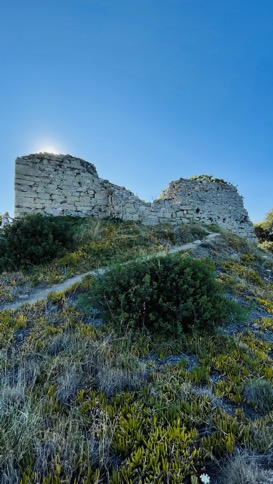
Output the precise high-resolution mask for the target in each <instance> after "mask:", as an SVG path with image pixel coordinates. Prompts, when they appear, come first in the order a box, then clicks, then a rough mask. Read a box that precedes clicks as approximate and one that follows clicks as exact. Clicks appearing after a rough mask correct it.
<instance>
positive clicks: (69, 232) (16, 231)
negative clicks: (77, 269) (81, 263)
mask: <svg viewBox="0 0 273 484" xmlns="http://www.w3.org/2000/svg"><path fill="white" fill-rule="evenodd" d="M77 224H78V218H76V217H53V216H44V215H41V214H36V215H31V216H27V217H25V218H23V219H17V220H15V221H14V222H13V224H10V225H7V226H6V227H5V228H4V230H3V234H1V238H0V254H1V255H0V271H3V270H18V269H26V268H28V267H30V266H32V265H37V264H42V263H45V262H50V261H52V260H53V259H55V258H56V257H58V256H61V255H63V253H64V251H65V249H72V248H73V243H72V241H73V234H74V233H75V226H76V225H77Z"/></svg>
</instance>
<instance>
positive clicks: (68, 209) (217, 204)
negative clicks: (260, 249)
mask: <svg viewBox="0 0 273 484" xmlns="http://www.w3.org/2000/svg"><path fill="white" fill-rule="evenodd" d="M36 212H42V213H47V214H53V215H76V216H81V217H82V216H96V217H101V218H108V217H112V218H120V219H123V220H135V221H140V222H143V223H144V224H147V225H156V224H158V223H164V222H168V223H172V224H181V223H187V222H189V221H192V220H196V221H198V220H199V221H201V222H204V223H206V224H217V225H219V226H220V227H222V228H224V229H226V230H230V231H231V232H234V233H236V234H238V235H240V236H243V237H246V238H248V239H252V240H255V236H254V231H253V226H252V223H251V222H250V220H249V217H248V213H247V211H246V209H245V208H244V204H243V199H242V197H241V196H240V195H239V194H238V191H237V189H236V188H235V187H234V186H233V185H231V184H229V183H226V182H224V181H223V180H215V179H213V178H211V177H206V176H205V177H199V178H197V179H183V178H181V179H180V180H177V181H174V182H172V183H170V185H169V187H168V188H167V189H166V190H165V191H164V192H163V194H162V197H161V198H160V199H158V200H155V201H154V202H152V203H147V202H144V201H143V200H140V199H139V198H138V197H137V196H135V195H134V194H133V193H132V192H130V191H129V190H126V189H125V188H124V187H120V186H117V185H114V184H113V183H110V182H109V181H108V180H103V179H101V178H99V176H98V173H97V170H96V168H95V166H94V165H93V164H92V163H88V162H86V161H84V160H81V159H80V158H75V157H73V156H70V155H55V154H50V153H38V154H32V155H28V156H23V157H20V158H17V159H16V162H15V217H20V216H23V215H26V214H28V213H36Z"/></svg>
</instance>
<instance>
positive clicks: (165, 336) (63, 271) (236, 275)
mask: <svg viewBox="0 0 273 484" xmlns="http://www.w3.org/2000/svg"><path fill="white" fill-rule="evenodd" d="M43 223H44V222H43V221H42V224H43ZM45 223H47V222H45ZM56 223H58V219H56ZM64 223H68V233H69V234H71V235H70V241H69V243H71V244H72V246H73V249H72V250H71V249H70V248H69V247H70V246H65V245H64V246H63V247H62V248H61V249H60V251H61V255H57V254H56V257H55V258H54V259H52V260H51V261H49V260H48V262H46V264H45V263H43V264H40V262H41V260H39V261H38V262H37V265H33V264H36V262H32V263H28V264H25V265H24V264H23V265H22V266H20V267H22V268H23V271H22V270H21V271H18V272H7V271H6V272H3V273H2V275H1V277H0V303H1V304H3V303H4V302H5V301H10V300H12V299H15V298H17V297H18V295H20V294H21V293H22V294H24V289H25V288H26V287H27V288H29V287H30V285H31V284H34V283H35V284H37V283H41V282H43V283H44V282H53V281H54V282H55V281H56V280H60V279H62V278H65V277H67V276H68V275H70V274H72V273H77V272H85V271H86V270H88V269H89V268H97V267H100V266H108V267H109V269H108V270H107V271H106V272H105V273H104V274H103V275H101V276H98V277H97V276H96V277H95V276H90V275H89V276H87V277H86V278H85V279H84V280H83V282H82V283H81V284H76V285H74V286H72V287H71V288H70V289H69V290H67V291H65V292H57V293H51V294H49V296H48V298H47V299H46V300H42V301H40V302H38V303H36V304H35V305H29V304H25V305H22V306H21V308H20V309H18V310H17V311H8V310H1V311H0V483H1V484H4V483H5V484H15V483H18V484H19V483H20V484H36V483H37V482H39V483H41V484H71V483H73V484H74V483H79V484H92V483H93V484H95V483H96V484H108V483H109V484H124V483H126V484H127V483H128V484H130V483H131V484H145V483H154V484H155V483H159V484H165V483H172V484H182V483H184V484H201V483H202V482H205V481H202V480H201V476H202V475H203V476H204V475H205V474H207V475H208V476H211V483H212V482H219V483H223V484H224V483H225V484H227V483H232V484H245V483H246V482H249V483H253V484H254V482H255V483H256V482H257V483H259V482H260V483H263V484H267V483H269V482H270V480H269V479H270V472H271V471H270V466H271V465H272V432H273V424H272V404H273V391H272V388H273V368H272V341H273V318H272V315H273V284H272V282H270V280H268V277H267V271H270V270H272V269H273V257H271V256H270V254H267V258H266V259H265V258H264V255H265V254H264V252H263V251H261V250H258V249H257V247H255V246H254V245H249V244H247V243H246V242H245V241H243V240H242V239H240V238H238V237H236V236H233V235H232V234H225V233H222V235H221V236H219V237H216V238H215V239H213V240H210V241H209V243H204V244H201V245H198V246H197V247H196V250H193V251H192V252H191V253H190V254H188V255H184V256H181V255H175V256H170V255H169V256H166V257H165V258H163V257H159V258H155V257H150V255H151V254H152V253H153V252H157V251H159V250H160V251H162V250H163V248H166V247H167V246H170V245H172V244H178V243H183V242H184V241H187V240H189V239H190V238H191V237H193V238H194V237H195V235H193V234H196V233H197V232H198V231H199V233H200V236H199V237H200V238H202V234H205V231H206V229H205V228H202V227H199V228H197V227H196V226H192V233H191V231H190V229H189V226H186V229H187V230H186V231H184V228H183V227H180V228H176V229H173V228H171V227H168V226H160V227H143V226H141V225H140V224H137V223H133V222H130V223H129V222H126V223H124V222H121V221H111V220H105V221H102V220H101V221H98V220H96V219H81V220H73V219H69V220H68V221H66V222H65V221H64ZM70 231H71V232H70ZM24 233H25V232H24ZM5 234H6V230H5V231H3V235H4V238H5V237H6V235H5ZM1 235H2V234H1ZM18 237H19V235H18ZM35 237H36V236H34V238H33V240H36V241H37V239H36V238H35ZM45 237H46V236H45ZM199 237H198V238H199ZM26 238H27V236H26ZM183 239H184V240H183ZM185 239H186V240H185ZM56 243H57V242H56ZM29 245H31V238H30V239H29ZM26 247H27V244H26ZM18 251H19V249H18ZM166 252H167V250H166ZM1 254H2V252H1ZM148 254H150V255H148ZM200 254H201V256H200ZM147 256H148V257H147ZM205 256H207V257H209V258H210V259H211V261H209V260H207V259H204V258H203V257H205ZM141 257H142V262H141V261H140V260H136V259H137V258H141ZM199 257H202V259H200V258H199ZM131 259H133V262H129V261H130V260H131ZM121 262H122V263H124V264H123V265H120V263H121ZM116 263H119V265H116ZM227 301H230V302H231V305H230V304H229V303H227ZM106 303H107V305H106ZM238 304H239V305H240V307H241V308H242V309H243V310H244V311H245V312H248V313H247V314H248V316H247V319H245V320H243V319H242V318H240V314H238V313H237V312H236V310H235V309H234V308H236V307H238ZM98 309H100V310H101V313H99V312H98ZM223 323H224V324H223ZM218 324H220V325H221V326H219V327H218Z"/></svg>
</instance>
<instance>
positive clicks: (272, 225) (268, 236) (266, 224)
mask: <svg viewBox="0 0 273 484" xmlns="http://www.w3.org/2000/svg"><path fill="white" fill-rule="evenodd" d="M255 234H256V236H257V238H258V240H259V242H260V244H261V247H262V248H263V249H265V250H269V251H270V252H273V209H272V210H270V211H269V212H268V214H267V215H266V217H265V219H264V220H263V221H262V222H259V223H256V224H255Z"/></svg>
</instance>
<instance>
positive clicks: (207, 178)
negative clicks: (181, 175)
mask: <svg viewBox="0 0 273 484" xmlns="http://www.w3.org/2000/svg"><path fill="white" fill-rule="evenodd" d="M190 179H191V180H200V181H204V182H209V183H211V182H213V183H225V184H226V185H230V183H229V182H226V181H225V180H223V179H222V178H215V177H214V176H212V175H194V176H191V177H190Z"/></svg>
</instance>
